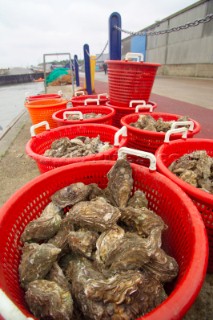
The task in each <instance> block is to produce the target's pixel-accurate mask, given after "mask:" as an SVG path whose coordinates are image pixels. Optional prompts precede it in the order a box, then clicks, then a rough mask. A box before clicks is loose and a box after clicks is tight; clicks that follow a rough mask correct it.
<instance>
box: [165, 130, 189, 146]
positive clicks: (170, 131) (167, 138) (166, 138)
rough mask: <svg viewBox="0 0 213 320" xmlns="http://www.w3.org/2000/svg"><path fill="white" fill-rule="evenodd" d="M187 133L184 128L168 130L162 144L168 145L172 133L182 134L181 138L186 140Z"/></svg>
mask: <svg viewBox="0 0 213 320" xmlns="http://www.w3.org/2000/svg"><path fill="white" fill-rule="evenodd" d="M187 132H188V129H187V128H185V127H181V128H177V129H170V130H168V131H167V132H166V134H165V138H164V142H165V143H169V138H170V136H171V134H173V133H183V134H182V138H183V139H186V138H187Z"/></svg>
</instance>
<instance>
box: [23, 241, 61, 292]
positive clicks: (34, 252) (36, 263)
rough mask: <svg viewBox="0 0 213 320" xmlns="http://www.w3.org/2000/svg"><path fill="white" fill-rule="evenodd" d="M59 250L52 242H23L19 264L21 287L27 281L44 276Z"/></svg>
mask: <svg viewBox="0 0 213 320" xmlns="http://www.w3.org/2000/svg"><path fill="white" fill-rule="evenodd" d="M60 252H61V250H60V249H59V248H56V247H55V246H53V245H52V244H47V243H43V244H41V245H39V244H37V243H29V244H28V243H25V244H24V247H23V252H22V256H21V262H20V265H19V277H20V281H21V285H22V287H26V286H27V285H28V284H29V282H31V281H34V280H37V279H42V278H44V277H45V276H46V275H47V273H48V272H49V271H50V269H51V268H52V265H53V263H54V262H55V261H56V260H57V257H58V255H59V253H60Z"/></svg>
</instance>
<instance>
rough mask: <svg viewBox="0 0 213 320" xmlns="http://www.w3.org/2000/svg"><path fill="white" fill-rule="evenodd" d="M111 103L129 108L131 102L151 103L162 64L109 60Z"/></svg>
mask: <svg viewBox="0 0 213 320" xmlns="http://www.w3.org/2000/svg"><path fill="white" fill-rule="evenodd" d="M106 63H107V65H108V83H109V99H110V103H111V104H114V105H120V106H122V107H128V105H129V102H130V101H131V100H138V99H141V100H145V101H146V102H147V101H149V97H150V94H151V90H152V86H153V83H154V80H155V75H156V72H157V69H158V67H159V66H160V64H157V63H148V62H143V61H140V62H135V61H127V60H125V61H119V60H107V61H106Z"/></svg>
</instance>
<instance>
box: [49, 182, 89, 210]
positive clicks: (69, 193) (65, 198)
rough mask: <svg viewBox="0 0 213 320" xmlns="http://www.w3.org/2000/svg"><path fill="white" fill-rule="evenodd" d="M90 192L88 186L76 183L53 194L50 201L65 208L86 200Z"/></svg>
mask: <svg viewBox="0 0 213 320" xmlns="http://www.w3.org/2000/svg"><path fill="white" fill-rule="evenodd" d="M90 191H91V189H90V187H89V186H88V185H85V184H84V183H82V182H76V183H72V184H71V185H69V186H68V187H65V188H63V189H60V190H59V191H57V192H55V193H54V194H53V195H52V196H51V200H52V202H53V203H54V204H55V205H56V206H58V207H60V208H65V207H66V206H70V205H73V204H75V203H77V202H80V201H83V200H86V199H87V197H88V196H89V193H90Z"/></svg>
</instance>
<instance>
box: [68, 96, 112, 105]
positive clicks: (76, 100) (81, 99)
mask: <svg viewBox="0 0 213 320" xmlns="http://www.w3.org/2000/svg"><path fill="white" fill-rule="evenodd" d="M91 99H92V100H94V99H95V100H98V101H99V104H100V105H105V104H106V102H107V101H108V100H109V99H108V96H107V93H101V94H91V95H79V96H75V97H73V98H72V99H71V100H70V101H71V103H72V105H73V107H78V106H83V105H85V103H86V105H90V104H94V101H91ZM85 101H86V102H85Z"/></svg>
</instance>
